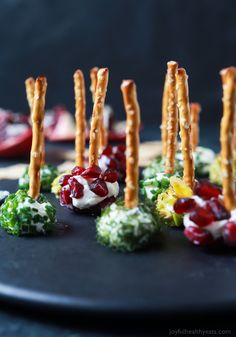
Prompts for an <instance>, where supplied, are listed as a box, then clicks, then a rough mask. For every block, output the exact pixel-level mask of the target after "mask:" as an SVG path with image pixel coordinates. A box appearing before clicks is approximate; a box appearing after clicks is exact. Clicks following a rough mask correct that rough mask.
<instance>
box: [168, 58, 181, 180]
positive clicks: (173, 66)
mask: <svg viewBox="0 0 236 337" xmlns="http://www.w3.org/2000/svg"><path fill="white" fill-rule="evenodd" d="M177 68H178V64H177V63H176V62H174V61H171V62H168V63H167V86H168V121H167V148H166V163H165V173H169V174H173V173H174V170H175V155H176V148H177V133H178V110H177V97H176V96H177V95H176V72H177Z"/></svg>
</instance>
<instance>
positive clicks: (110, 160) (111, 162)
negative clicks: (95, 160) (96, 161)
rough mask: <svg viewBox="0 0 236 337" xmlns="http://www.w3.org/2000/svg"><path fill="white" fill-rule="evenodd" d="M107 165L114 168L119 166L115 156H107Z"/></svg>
mask: <svg viewBox="0 0 236 337" xmlns="http://www.w3.org/2000/svg"><path fill="white" fill-rule="evenodd" d="M106 164H107V167H108V168H110V169H113V170H115V169H116V168H117V163H116V161H115V159H113V158H107V162H106Z"/></svg>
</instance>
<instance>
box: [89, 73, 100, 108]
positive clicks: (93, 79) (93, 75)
mask: <svg viewBox="0 0 236 337" xmlns="http://www.w3.org/2000/svg"><path fill="white" fill-rule="evenodd" d="M97 75H98V67H93V68H92V69H90V79H91V85H90V91H91V93H92V99H93V103H94V101H95V93H96V86H97Z"/></svg>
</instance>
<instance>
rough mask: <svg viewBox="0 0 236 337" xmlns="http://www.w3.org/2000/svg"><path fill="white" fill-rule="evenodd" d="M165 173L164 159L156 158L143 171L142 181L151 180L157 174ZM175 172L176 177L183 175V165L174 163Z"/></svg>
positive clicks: (178, 162)
mask: <svg viewBox="0 0 236 337" xmlns="http://www.w3.org/2000/svg"><path fill="white" fill-rule="evenodd" d="M162 172H165V159H162V158H161V157H157V158H156V159H155V160H153V162H152V163H151V164H150V165H149V166H147V167H146V168H145V169H144V170H143V177H144V179H148V178H153V177H155V176H156V175H157V174H158V173H162ZM175 172H176V174H177V175H182V174H183V164H182V162H180V161H178V160H176V161H175Z"/></svg>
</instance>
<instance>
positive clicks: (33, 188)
mask: <svg viewBox="0 0 236 337" xmlns="http://www.w3.org/2000/svg"><path fill="white" fill-rule="evenodd" d="M46 89H47V79H46V77H38V78H37V79H36V81H35V90H34V103H33V108H32V133H33V138H32V146H31V153H30V166H29V195H30V196H31V197H32V198H34V199H36V198H37V197H38V195H39V193H40V163H41V140H42V133H43V119H44V106H45V95H46Z"/></svg>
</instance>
